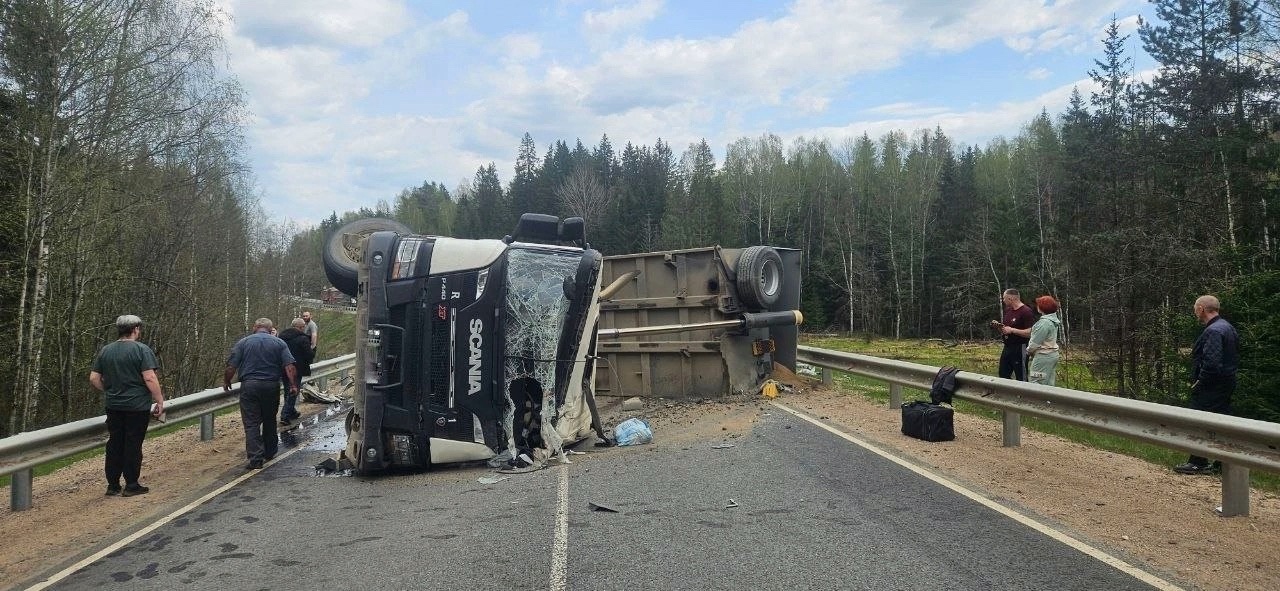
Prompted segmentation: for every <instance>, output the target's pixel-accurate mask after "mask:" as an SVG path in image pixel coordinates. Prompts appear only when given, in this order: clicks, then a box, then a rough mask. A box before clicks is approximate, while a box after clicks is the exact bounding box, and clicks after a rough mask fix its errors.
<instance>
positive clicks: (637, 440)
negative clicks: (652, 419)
mask: <svg viewBox="0 0 1280 591" xmlns="http://www.w3.org/2000/svg"><path fill="white" fill-rule="evenodd" d="M613 438H614V439H615V440H616V441H617V442H618V445H644V444H646V443H650V442H652V441H653V429H652V428H650V427H649V423H647V422H645V421H644V420H643V419H637V418H630V419H627V420H625V421H622V422H621V423H618V426H617V427H614V428H613Z"/></svg>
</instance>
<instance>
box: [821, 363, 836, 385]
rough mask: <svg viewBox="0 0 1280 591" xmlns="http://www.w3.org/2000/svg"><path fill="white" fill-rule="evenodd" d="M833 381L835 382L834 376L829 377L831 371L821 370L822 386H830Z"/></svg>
mask: <svg viewBox="0 0 1280 591" xmlns="http://www.w3.org/2000/svg"><path fill="white" fill-rule="evenodd" d="M834 381H835V378H834V376H832V375H831V370H830V369H827V368H825V367H824V368H822V385H824V386H830V385H831V383H832V382H834Z"/></svg>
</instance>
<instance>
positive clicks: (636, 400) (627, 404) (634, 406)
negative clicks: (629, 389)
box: [622, 396, 644, 410]
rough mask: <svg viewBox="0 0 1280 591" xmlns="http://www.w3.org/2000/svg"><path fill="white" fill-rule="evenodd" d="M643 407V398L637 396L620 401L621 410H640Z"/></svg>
mask: <svg viewBox="0 0 1280 591" xmlns="http://www.w3.org/2000/svg"><path fill="white" fill-rule="evenodd" d="M642 408H644V399H642V398H640V397H639V396H632V397H631V398H628V399H626V400H624V401H622V410H640V409H642Z"/></svg>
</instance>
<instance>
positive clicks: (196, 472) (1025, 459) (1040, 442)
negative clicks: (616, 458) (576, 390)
mask: <svg viewBox="0 0 1280 591" xmlns="http://www.w3.org/2000/svg"><path fill="white" fill-rule="evenodd" d="M781 381H782V382H783V383H785V384H786V385H788V386H790V391H788V392H786V393H784V394H783V396H782V398H780V401H781V402H783V403H784V404H787V405H789V406H792V407H793V408H796V409H798V410H803V411H806V412H808V413H810V414H812V415H814V416H816V417H821V418H823V419H824V420H826V421H827V422H829V423H830V424H833V425H836V426H838V427H840V428H842V429H844V430H846V431H848V432H850V433H853V434H855V435H857V436H858V437H860V438H863V439H865V440H867V441H870V442H873V443H875V444H876V445H879V446H881V447H883V448H885V449H888V450H890V451H893V452H896V453H899V454H900V455H902V456H905V457H908V458H912V459H914V461H916V462H918V463H919V464H921V465H924V466H928V467H930V468H932V469H934V470H935V471H937V472H939V473H942V474H944V475H946V476H948V477H949V478H951V479H953V480H956V481H958V482H962V483H964V484H966V485H968V486H970V487H971V488H974V489H976V490H979V491H982V492H985V493H986V494H987V495H989V496H990V497H992V498H994V499H996V500H999V501H1001V502H1003V503H1006V504H1008V505H1010V506H1013V507H1015V508H1018V509H1021V510H1023V511H1025V512H1028V513H1032V514H1034V515H1036V516H1039V517H1040V518H1041V519H1043V520H1046V521H1049V522H1056V525H1058V526H1059V527H1060V528H1061V529H1063V530H1065V531H1067V532H1070V533H1072V535H1075V536H1077V537H1079V538H1082V539H1084V540H1085V541H1088V542H1091V543H1093V544H1096V545H1098V546H1100V547H1102V548H1105V549H1106V550H1108V551H1109V552H1112V553H1114V554H1117V555H1119V556H1121V557H1123V558H1126V559H1129V560H1132V561H1134V562H1137V563H1141V564H1144V565H1146V566H1147V567H1148V568H1149V569H1151V570H1153V571H1154V572H1156V573H1158V574H1162V575H1165V576H1167V577H1171V578H1172V579H1175V580H1177V581H1179V582H1182V583H1184V584H1187V583H1190V584H1192V585H1193V586H1198V587H1200V588H1203V589H1223V590H1227V589H1231V590H1236V589H1239V590H1271V589H1277V588H1280V554H1277V552H1276V546H1277V541H1280V497H1277V496H1276V495H1274V494H1269V493H1260V492H1257V491H1254V493H1253V496H1252V498H1251V501H1252V505H1251V508H1250V510H1251V515H1250V516H1249V517H1236V518H1230V519H1223V518H1219V517H1217V516H1216V515H1215V514H1214V513H1213V507H1215V506H1217V505H1218V504H1219V500H1220V495H1221V491H1220V484H1219V481H1218V479H1217V478H1214V477H1204V476H1198V477H1191V476H1181V475H1178V474H1175V473H1173V472H1172V471H1170V470H1169V469H1168V468H1167V467H1165V466H1155V465H1152V464H1149V463H1146V462H1143V461H1141V460H1137V459H1134V458H1130V457H1127V456H1122V455H1118V454H1113V453H1109V452H1104V451H1099V450H1096V449H1093V448H1090V447H1086V446H1083V445H1079V444H1075V443H1071V442H1068V441H1064V440H1062V439H1058V438H1056V437H1051V436H1046V435H1041V434H1038V433H1034V432H1031V431H1028V430H1024V431H1023V434H1022V447H1019V448H1003V447H1001V446H1000V424H999V422H996V421H991V420H987V419H982V418H978V417H972V416H968V415H957V416H956V432H957V435H958V437H959V438H958V439H957V440H956V441H952V442H947V443H925V442H922V441H917V440H914V439H910V438H907V437H904V436H902V434H901V433H900V432H899V431H898V429H899V413H898V412H897V411H896V410H891V409H888V408H887V407H886V406H885V405H883V404H881V403H877V402H872V401H869V400H867V399H866V398H863V397H862V396H858V395H850V394H847V393H842V392H837V391H834V390H829V389H825V388H822V387H820V386H816V385H814V384H812V383H809V382H806V381H805V380H803V379H798V378H791V377H788V378H787V379H785V380H781ZM645 402H646V403H645V407H644V409H642V410H640V411H636V412H634V413H624V412H622V411H621V409H620V408H619V405H618V404H617V403H616V402H610V401H602V408H601V410H602V412H603V413H604V414H606V416H608V417H609V418H610V420H609V421H608V424H609V425H613V424H616V423H617V422H618V421H619V420H622V419H625V418H628V417H630V416H640V417H644V418H645V419H646V420H648V421H649V422H650V424H651V425H652V426H653V428H654V431H655V433H656V434H657V442H656V444H655V445H653V446H648V447H649V448H650V449H651V450H653V451H654V452H656V453H661V451H662V450H663V449H667V448H668V447H669V446H675V447H687V446H690V445H693V444H695V443H722V442H723V443H729V442H733V440H735V439H737V438H740V437H742V436H744V435H746V434H748V433H750V431H751V427H752V425H754V424H755V422H756V421H758V420H759V419H760V416H761V415H762V414H763V413H766V412H772V413H776V412H782V411H780V410H778V409H777V408H775V407H773V406H771V405H769V404H768V403H767V402H766V401H764V400H763V399H760V398H757V397H734V398H726V399H717V400H712V401H700V402H673V401H666V400H647V401H645ZM307 407H309V410H311V412H317V411H318V410H319V409H321V408H322V407H321V406H319V405H307ZM304 408H306V407H304ZM243 446H244V436H243V432H242V430H241V427H240V422H239V420H238V418H237V417H235V415H226V416H223V417H219V418H218V422H217V428H216V429H215V437H214V439H213V440H212V441H200V436H199V430H198V428H197V427H191V428H187V429H183V430H181V431H177V432H174V433H171V434H168V435H165V436H163V437H157V438H154V439H148V440H147V442H146V444H145V445H144V446H143V450H144V451H143V453H144V454H145V459H144V460H143V472H142V482H143V483H144V484H147V485H148V486H151V487H152V489H151V492H150V493H149V494H147V495H143V496H138V497H130V498H120V497H105V496H103V494H102V493H103V491H104V490H105V487H106V484H105V482H104V481H103V477H102V458H101V457H97V458H90V459H87V460H84V461H82V462H78V463H76V464H74V465H72V466H68V467H67V468H64V469H62V470H59V471H58V472H56V473H54V474H50V475H47V476H41V477H38V478H36V482H35V495H34V506H33V508H32V509H31V510H29V511H23V512H18V513H12V512H10V511H9V510H8V508H7V505H6V506H5V508H3V510H0V539H5V540H10V541H11V542H10V543H7V544H4V545H3V547H0V581H5V583H4V588H5V589H9V588H14V586H15V585H17V584H19V583H21V582H25V581H27V580H28V579H30V578H31V577H32V576H35V575H37V574H39V573H43V572H48V571H49V570H51V569H53V568H55V567H58V566H60V565H65V564H68V563H70V562H72V561H74V560H76V559H78V558H81V557H83V556H86V555H88V554H89V553H91V552H92V551H93V550H95V549H96V548H99V547H102V545H104V544H105V543H107V542H110V541H113V540H116V539H119V538H121V537H124V536H125V535H128V533H129V532H131V531H134V530H135V529H136V528H137V527H139V526H141V525H142V524H145V523H148V522H150V521H152V520H154V519H155V518H157V517H159V516H162V515H166V514H168V513H170V512H172V511H174V510H175V509H177V508H178V507H181V506H182V505H185V504H186V503H189V502H191V501H192V500H194V499H196V498H198V497H199V496H201V495H202V494H204V493H206V492H207V491H209V490H212V489H214V488H216V487H217V486H220V485H221V484H223V483H225V482H227V481H229V480H231V479H232V478H234V477H236V476H237V475H239V474H242V473H243V469H242V466H243V464H244V461H245V460H244V447H243ZM588 457H590V456H588ZM465 477H466V478H474V474H471V473H468V474H467V475H465ZM7 493H8V491H7V490H0V494H4V495H5V496H7ZM15 542H17V543H15Z"/></svg>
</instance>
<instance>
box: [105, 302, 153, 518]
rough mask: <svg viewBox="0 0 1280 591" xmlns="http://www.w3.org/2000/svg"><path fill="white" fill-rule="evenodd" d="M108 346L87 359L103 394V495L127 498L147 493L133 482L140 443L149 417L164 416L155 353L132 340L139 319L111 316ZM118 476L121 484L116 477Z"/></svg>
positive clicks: (139, 332) (137, 471)
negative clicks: (112, 324)
mask: <svg viewBox="0 0 1280 591" xmlns="http://www.w3.org/2000/svg"><path fill="white" fill-rule="evenodd" d="M116 333H117V336H118V337H119V338H118V339H117V340H116V341H115V342H114V343H107V345H106V346H105V347H103V348H102V350H100V351H98V356H97V357H96V358H94V360H93V370H92V371H90V372H89V383H90V384H92V385H93V387H94V389H96V390H98V391H99V392H102V393H103V394H105V399H106V409H107V433H108V437H107V455H106V475H107V495H108V496H122V497H132V496H134V495H141V494H146V493H147V491H149V490H151V489H150V488H148V487H146V486H142V484H140V483H139V482H138V477H139V476H140V475H141V473H142V440H143V439H145V438H146V436H147V424H148V423H149V422H150V421H151V416H152V415H153V414H154V415H156V416H159V415H161V414H162V413H163V412H164V394H163V393H162V392H161V391H160V379H159V378H157V377H156V368H158V367H160V363H159V362H158V361H157V360H156V354H155V352H153V351H152V350H151V347H148V346H146V345H144V344H142V343H140V342H138V337H140V336H141V335H142V319H141V318H138V317H137V316H134V315H132V314H125V315H123V316H120V317H118V318H116ZM121 477H124V486H123V487H121V486H120V478H121Z"/></svg>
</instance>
